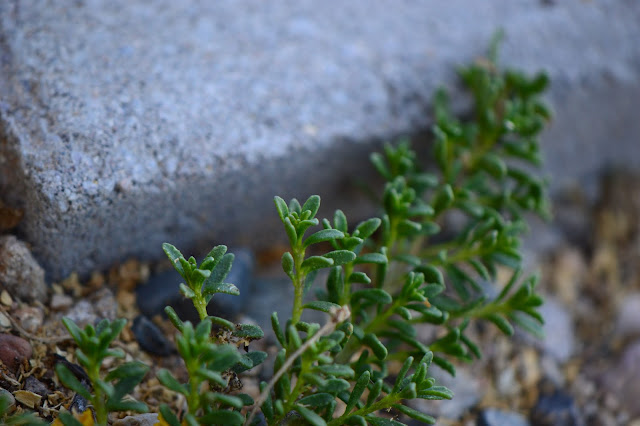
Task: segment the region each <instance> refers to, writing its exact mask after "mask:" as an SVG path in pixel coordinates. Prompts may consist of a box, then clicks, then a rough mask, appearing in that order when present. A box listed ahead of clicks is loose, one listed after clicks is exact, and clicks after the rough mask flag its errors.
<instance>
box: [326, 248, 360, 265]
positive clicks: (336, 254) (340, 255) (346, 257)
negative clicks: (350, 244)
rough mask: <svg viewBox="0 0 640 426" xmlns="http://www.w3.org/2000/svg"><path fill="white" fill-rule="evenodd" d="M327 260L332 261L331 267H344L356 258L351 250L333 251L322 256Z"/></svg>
mask: <svg viewBox="0 0 640 426" xmlns="http://www.w3.org/2000/svg"><path fill="white" fill-rule="evenodd" d="M323 256H324V257H328V258H329V259H333V266H340V265H345V264H347V263H349V262H353V261H354V259H355V258H356V254H355V253H354V252H352V251H351V250H334V251H330V252H329V253H326V254H324V255H323Z"/></svg>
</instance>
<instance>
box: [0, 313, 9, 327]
mask: <svg viewBox="0 0 640 426" xmlns="http://www.w3.org/2000/svg"><path fill="white" fill-rule="evenodd" d="M0 327H2V328H9V327H11V320H10V319H9V317H8V316H6V315H5V314H3V313H2V312H0Z"/></svg>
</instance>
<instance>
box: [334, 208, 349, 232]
mask: <svg viewBox="0 0 640 426" xmlns="http://www.w3.org/2000/svg"><path fill="white" fill-rule="evenodd" d="M333 225H334V226H335V228H336V229H337V230H338V231H342V232H345V233H346V232H347V231H348V229H349V227H348V223H347V216H345V215H344V212H343V211H342V210H336V211H335V213H334V214H333Z"/></svg>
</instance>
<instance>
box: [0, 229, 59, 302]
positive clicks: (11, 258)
mask: <svg viewBox="0 0 640 426" xmlns="http://www.w3.org/2000/svg"><path fill="white" fill-rule="evenodd" d="M0 282H1V283H2V284H3V285H4V287H5V290H7V291H8V292H9V293H10V294H11V295H13V296H14V297H17V298H20V299H23V300H25V301H34V300H45V299H46V296H47V290H48V289H47V284H46V283H45V281H44V269H42V267H40V265H39V264H38V262H36V260H35V259H34V258H33V256H32V255H31V251H29V248H28V247H27V245H26V244H25V243H24V242H22V241H20V240H18V239H17V238H16V237H15V236H13V235H5V236H2V237H0Z"/></svg>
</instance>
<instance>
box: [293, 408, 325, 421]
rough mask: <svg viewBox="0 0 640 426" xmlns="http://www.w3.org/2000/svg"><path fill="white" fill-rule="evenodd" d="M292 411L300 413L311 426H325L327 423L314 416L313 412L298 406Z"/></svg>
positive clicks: (316, 415)
mask: <svg viewBox="0 0 640 426" xmlns="http://www.w3.org/2000/svg"><path fill="white" fill-rule="evenodd" d="M293 409H294V410H296V411H297V412H298V413H300V415H301V416H302V417H303V418H304V419H305V420H306V421H307V422H309V424H310V425H311V426H326V425H327V422H325V421H324V419H323V418H322V417H320V416H319V415H318V414H316V413H315V412H313V411H311V410H309V409H308V408H306V407H304V406H302V405H300V404H296V405H295V406H294V407H293Z"/></svg>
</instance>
